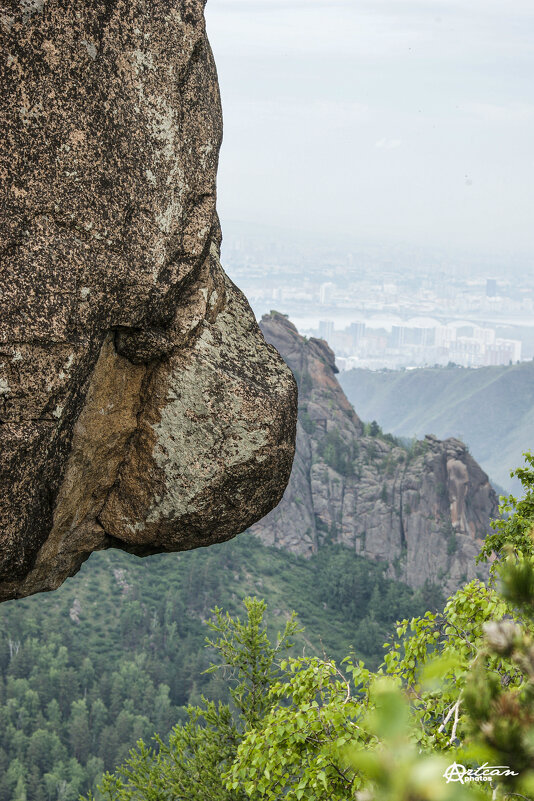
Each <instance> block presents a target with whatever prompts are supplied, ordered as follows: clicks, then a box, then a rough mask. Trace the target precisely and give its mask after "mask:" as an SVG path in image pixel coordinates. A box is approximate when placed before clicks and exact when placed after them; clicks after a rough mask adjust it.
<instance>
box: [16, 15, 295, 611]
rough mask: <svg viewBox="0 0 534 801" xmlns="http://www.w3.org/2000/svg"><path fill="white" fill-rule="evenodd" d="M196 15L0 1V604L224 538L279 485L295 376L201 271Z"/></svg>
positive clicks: (214, 117)
mask: <svg viewBox="0 0 534 801" xmlns="http://www.w3.org/2000/svg"><path fill="white" fill-rule="evenodd" d="M203 9H204V2H203V0H179V2H176V0H158V2H156V3H152V2H151V3H149V2H147V0H131V1H130V2H126V0H106V1H105V2H104V0H102V2H98V0H97V2H94V3H87V2H83V1H82V0H74V2H71V3H64V2H61V0H45V2H43V3H22V4H21V3H19V2H15V1H14V0H10V1H9V2H7V3H4V4H3V9H2V14H1V15H0V50H1V66H0V69H1V84H2V93H1V95H0V107H1V110H2V111H1V122H0V125H1V128H0V129H1V133H2V142H3V146H2V150H1V153H0V179H1V182H2V189H3V202H2V204H1V207H0V254H1V261H2V283H1V296H0V304H1V316H0V436H1V448H2V463H1V466H0V486H1V488H2V499H1V501H0V547H1V551H0V600H3V599H6V598H12V597H19V596H22V595H27V594H30V593H32V592H38V591H40V590H45V589H52V588H55V587H57V586H58V585H59V584H60V583H61V582H62V581H63V580H64V579H65V578H66V577H67V576H68V575H71V574H72V573H74V572H75V571H76V570H77V569H78V567H79V566H80V564H81V563H82V561H83V560H84V559H85V558H87V556H88V555H89V554H90V553H91V552H92V551H93V550H95V549H98V548H105V547H120V548H125V549H127V550H132V551H134V552H136V553H139V554H147V553H153V552H156V551H165V550H181V549H184V548H191V547H197V546H199V545H207V544H210V543H212V542H217V541H220V540H223V539H227V538H229V537H231V536H233V535H234V534H236V533H238V532H239V531H240V530H243V529H244V528H246V527H247V526H249V525H250V524H251V523H252V522H253V521H254V520H256V519H258V517H260V516H262V515H263V514H265V513H266V512H267V511H268V510H269V509H270V508H271V507H272V506H273V505H275V504H276V503H277V501H278V500H279V498H280V496H281V494H282V492H283V490H284V487H285V484H286V482H287V480H288V477H289V473H290V469H291V462H292V456H293V449H294V425H295V419H296V388H295V384H294V381H293V378H292V376H291V374H290V372H289V370H288V369H287V368H286V367H285V366H284V364H283V362H282V361H281V359H280V358H279V356H278V355H277V353H276V351H275V350H274V348H272V347H271V346H269V345H267V344H266V343H265V340H264V338H263V336H262V335H261V332H260V331H259V328H258V327H257V325H256V323H255V320H254V317H253V315H252V312H251V310H250V308H249V306H248V304H247V302H246V300H245V298H244V297H243V295H242V294H241V293H240V292H239V290H238V289H237V288H236V287H234V286H233V284H232V283H231V282H230V281H229V280H228V279H227V277H226V276H225V275H224V272H223V270H222V267H221V265H220V262H219V248H220V239H221V234H220V229H219V223H218V219H217V214H216V208H215V200H216V171H217V160H218V152H219V146H220V142H221V136H222V120H221V110H220V100H219V90H218V84H217V75H216V70H215V65H214V62H213V57H212V53H211V49H210V47H209V43H208V40H207V37H206V32H205V23H204V16H203Z"/></svg>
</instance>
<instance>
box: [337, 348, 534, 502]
mask: <svg viewBox="0 0 534 801" xmlns="http://www.w3.org/2000/svg"><path fill="white" fill-rule="evenodd" d="M338 380H339V383H340V384H341V386H342V387H343V389H344V391H345V393H346V395H347V397H348V399H349V400H350V402H351V403H352V404H353V406H354V407H355V408H356V409H357V410H358V414H359V415H360V417H362V418H363V419H364V420H377V421H378V423H380V425H381V426H382V428H383V429H384V430H386V431H391V433H392V434H395V435H397V436H403V437H410V438H411V437H418V438H421V437H423V436H424V435H425V434H435V435H436V436H437V437H440V438H444V437H458V438H459V439H462V440H463V441H464V442H465V443H466V444H467V445H468V446H469V449H470V451H471V453H472V454H473V456H474V457H475V459H476V460H477V461H478V462H479V463H480V465H481V466H482V468H483V469H484V470H485V471H486V472H487V473H488V474H489V476H490V478H491V479H492V480H493V481H494V482H496V483H497V484H498V485H499V486H501V487H503V488H505V489H506V490H507V491H508V490H510V491H515V490H517V489H518V482H517V480H515V481H514V480H512V479H511V478H510V471H511V470H513V469H514V468H515V467H517V465H519V464H521V463H522V453H523V451H524V450H525V449H526V448H527V447H529V445H530V444H531V443H532V442H533V441H534V407H533V404H532V398H533V397H534V362H532V361H529V362H521V363H519V364H514V365H510V366H507V367H481V368H478V369H467V368H464V367H455V366H451V367H427V368H422V369H417V370H401V371H393V370H380V371H372V370H359V369H358V370H348V371H347V372H344V373H340V375H339V376H338Z"/></svg>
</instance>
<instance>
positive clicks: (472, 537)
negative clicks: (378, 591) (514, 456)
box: [252, 312, 498, 592]
mask: <svg viewBox="0 0 534 801" xmlns="http://www.w3.org/2000/svg"><path fill="white" fill-rule="evenodd" d="M260 327H261V329H262V331H263V333H264V335H265V338H266V339H267V341H268V342H270V343H272V344H273V345H274V346H275V347H276V348H277V350H278V351H279V352H280V353H281V354H282V356H283V357H284V359H285V361H286V362H287V364H288V365H289V366H290V367H291V369H292V371H293V373H294V375H295V378H296V379H297V383H298V386H299V421H298V426H297V451H296V457H295V461H294V466H293V472H292V475H291V479H290V483H289V485H288V488H287V490H286V492H285V495H284V497H283V500H282V501H281V503H280V504H279V505H278V507H277V508H276V509H275V510H273V511H272V512H270V513H269V514H268V515H267V516H266V517H265V518H263V519H262V520H261V521H260V522H259V523H256V524H255V525H254V526H253V527H252V532H253V533H254V534H255V535H256V536H258V537H259V538H260V539H261V540H262V541H263V542H264V543H266V544H272V545H276V546H278V547H280V548H287V549H288V550H290V551H292V552H294V553H300V554H311V553H314V552H315V551H317V550H318V549H319V548H320V547H321V544H322V543H324V542H325V541H327V540H328V541H334V542H338V543H342V544H343V545H346V546H347V547H349V548H351V549H354V550H355V551H356V552H357V553H358V554H361V555H362V556H365V557H368V558H371V559H377V560H383V561H385V562H387V563H388V564H389V565H390V568H389V572H390V575H391V576H394V577H397V578H399V579H400V580H402V581H405V582H407V583H408V584H410V585H411V586H413V587H420V586H422V585H423V584H424V583H425V582H430V583H434V584H437V585H439V586H440V587H442V588H444V590H445V591H446V592H451V591H453V590H454V589H455V588H456V587H458V586H459V585H460V584H461V583H462V582H464V581H465V580H469V579H471V578H474V577H475V576H476V575H484V574H485V567H484V566H483V565H476V564H475V558H476V555H477V554H478V551H479V550H480V545H481V542H482V540H483V539H484V537H485V536H486V534H487V533H488V531H489V522H490V519H491V518H492V517H495V516H496V514H497V505H498V504H497V497H496V495H495V492H494V491H493V489H492V487H491V485H490V482H489V480H488V476H487V475H486V473H484V472H483V470H482V469H481V468H480V467H479V465H478V464H477V463H476V462H475V460H474V459H473V458H472V456H471V455H470V454H469V452H468V450H467V448H466V446H465V445H464V444H463V443H462V442H461V441H460V440H458V439H447V440H444V441H440V440H438V439H437V438H436V437H434V436H427V437H426V438H425V439H424V440H423V441H420V442H417V443H415V444H414V446H413V447H412V448H411V449H408V448H406V447H405V446H404V445H402V444H401V443H400V442H397V441H396V440H395V438H394V437H391V436H389V435H384V434H382V432H381V431H380V429H379V428H378V427H376V428H374V429H372V428H371V430H369V427H365V426H364V425H363V424H362V422H361V420H360V419H359V417H358V416H357V414H356V413H355V411H354V410H353V408H352V406H351V405H350V403H349V401H348V400H347V398H346V396H345V394H344V393H343V390H342V389H341V387H340V385H339V383H338V381H337V379H336V376H335V373H336V372H337V369H336V367H335V361H334V354H333V352H332V351H331V350H330V348H329V347H328V345H327V344H326V342H324V341H323V340H318V339H313V338H312V339H306V338H305V337H303V336H300V335H299V333H298V331H297V329H296V328H295V326H294V325H293V324H292V323H291V322H290V321H289V320H288V319H287V318H286V317H285V316H284V315H281V314H278V313H276V312H271V314H270V315H265V316H264V317H263V319H262V320H261V323H260Z"/></svg>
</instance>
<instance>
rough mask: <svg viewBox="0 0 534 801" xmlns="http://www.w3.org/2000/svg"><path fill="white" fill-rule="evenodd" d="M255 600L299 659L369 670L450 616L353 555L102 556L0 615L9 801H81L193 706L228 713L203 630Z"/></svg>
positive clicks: (2, 749)
mask: <svg viewBox="0 0 534 801" xmlns="http://www.w3.org/2000/svg"><path fill="white" fill-rule="evenodd" d="M341 551H342V552H341ZM246 595H257V596H258V597H262V598H265V599H266V601H267V603H268V610H267V616H266V617H267V623H268V628H269V631H270V633H271V635H274V634H276V632H277V631H279V630H280V629H282V628H283V626H284V624H285V621H286V620H287V618H288V616H289V615H290V613H291V611H292V610H293V609H295V610H297V612H298V613H299V620H300V622H301V623H302V624H303V625H304V626H305V627H306V630H305V631H304V632H303V633H301V634H300V635H299V636H297V638H296V645H295V649H294V651H293V653H294V654H295V655H298V654H302V653H303V652H304V653H306V655H314V654H316V655H319V654H321V653H322V652H323V649H324V650H326V652H327V654H328V655H329V656H330V657H331V658H335V659H336V660H341V659H342V658H343V657H345V656H346V655H347V654H348V653H349V651H350V649H351V648H352V647H353V648H354V649H355V652H356V654H357V655H358V657H359V658H363V659H365V661H366V663H367V664H368V665H369V666H370V667H376V666H377V665H378V664H379V663H380V661H381V659H382V656H383V649H382V643H383V642H384V641H385V640H387V639H389V637H390V635H391V632H392V629H393V626H394V621H395V620H396V619H397V618H398V617H405V616H406V617H411V616H413V615H419V614H423V612H424V611H425V610H426V609H427V608H432V607H433V608H437V607H438V606H439V605H440V598H439V597H438V596H437V595H436V593H435V592H432V591H429V589H428V588H425V590H424V591H422V592H414V591H413V590H411V589H410V588H409V587H406V586H405V585H402V584H400V583H399V582H396V581H392V580H388V579H386V578H385V576H384V566H383V565H377V564H370V563H369V562H366V561H365V560H363V559H361V558H359V557H357V556H356V555H355V554H347V553H346V550H345V549H340V548H337V549H336V548H335V547H330V548H325V549H323V550H322V551H321V553H320V554H317V555H316V556H315V557H313V558H312V559H304V558H303V557H299V556H295V555H294V554H291V553H288V552H287V551H280V550H277V549H274V548H267V547H264V546H262V545H261V543H259V542H258V540H257V539H253V538H252V537H251V536H250V535H247V534H243V535H242V536H240V537H238V538H237V539H236V540H234V541H232V542H227V543H223V544H221V545H214V546H212V547H210V548H202V549H198V550H194V551H189V552H185V553H182V554H168V555H167V554H166V555H165V556H154V557H150V558H148V559H145V560H139V559H137V558H136V557H134V556H132V555H130V554H125V553H121V552H116V551H115V552H114V551H108V552H105V553H97V554H93V556H91V558H90V560H89V563H88V564H86V565H83V566H82V569H81V570H80V572H79V574H78V575H77V576H76V577H74V578H72V579H68V580H67V581H66V582H65V584H63V586H61V587H60V588H59V589H58V590H57V591H56V592H54V593H48V594H46V595H41V596H40V597H38V598H37V597H32V598H27V599H24V600H17V601H9V602H6V603H3V604H1V605H0V723H1V725H0V801H15V799H17V801H20V799H22V798H25V799H27V801H50V799H59V798H61V799H63V800H64V801H76V799H78V798H79V794H80V793H81V792H83V793H86V792H88V791H89V790H90V789H93V791H95V785H96V783H98V782H99V781H100V778H101V774H102V771H103V770H105V769H108V770H113V768H114V767H115V766H116V765H117V764H118V763H119V762H122V761H123V760H124V759H126V758H127V755H128V751H129V749H130V748H132V746H133V745H134V744H135V742H136V741H137V740H138V739H139V737H143V738H144V739H145V741H146V742H149V741H150V740H151V737H152V736H153V734H154V732H155V731H158V733H159V734H160V735H161V736H162V737H164V738H166V736H167V735H168V733H169V731H170V729H171V727H172V726H173V725H174V724H175V723H176V722H177V721H178V720H183V719H184V717H185V710H184V705H185V704H187V703H188V702H191V703H193V704H195V703H199V702H200V695H201V694H205V695H206V696H207V697H209V698H210V699H213V700H218V699H225V700H228V686H227V682H226V680H225V679H224V678H223V677H222V676H220V675H217V674H212V673H210V674H206V673H205V672H204V671H205V669H206V668H207V667H208V665H209V663H210V661H211V660H212V659H213V658H214V656H215V654H214V651H213V650H212V649H207V648H205V647H204V645H205V638H206V635H207V634H208V633H209V629H208V628H207V626H206V620H207V619H209V618H210V617H211V613H210V610H211V609H213V607H215V606H220V607H222V608H224V609H226V610H228V611H229V612H230V613H231V614H232V615H236V614H237V615H239V616H241V617H242V616H243V614H244V608H243V604H242V602H241V601H242V599H243V598H244V597H245V596H246ZM95 801H103V797H102V796H101V795H100V794H98V793H95Z"/></svg>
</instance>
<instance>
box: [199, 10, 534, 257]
mask: <svg viewBox="0 0 534 801" xmlns="http://www.w3.org/2000/svg"><path fill="white" fill-rule="evenodd" d="M206 18H207V24H208V34H209V37H210V40H211V44H212V47H213V50H214V53H215V59H216V62H217V66H218V70H219V78H220V84H221V92H222V100H223V111H224V120H225V128H224V137H225V138H224V144H223V149H222V152H221V164H220V170H219V190H218V191H219V210H220V214H221V218H222V221H223V224H224V220H225V219H227V220H244V221H248V222H255V223H266V224H272V225H280V226H284V227H287V228H296V229H301V230H310V231H320V232H322V233H324V234H326V235H332V236H336V235H338V234H349V235H353V236H354V237H355V238H356V239H363V240H379V241H382V242H388V241H392V242H393V241H404V242H406V243H413V244H416V245H417V244H423V245H433V244H435V245H446V244H448V243H450V244H452V245H469V246H471V247H474V248H477V249H478V248H481V249H484V250H487V249H488V248H496V249H499V250H502V251H504V252H513V251H516V250H517V251H523V252H527V253H528V252H529V253H532V254H534V225H533V217H534V214H533V212H534V2H533V0H328V2H324V0H208V4H207V7H206Z"/></svg>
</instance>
